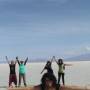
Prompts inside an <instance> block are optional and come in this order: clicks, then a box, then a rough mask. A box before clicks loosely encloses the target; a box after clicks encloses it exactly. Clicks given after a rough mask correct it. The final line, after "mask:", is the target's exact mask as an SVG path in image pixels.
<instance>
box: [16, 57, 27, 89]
mask: <svg viewBox="0 0 90 90" xmlns="http://www.w3.org/2000/svg"><path fill="white" fill-rule="evenodd" d="M16 60H17V62H18V65H19V85H18V86H19V87H20V86H21V79H23V82H24V86H25V87H26V86H27V84H26V67H25V65H26V63H27V61H28V57H27V58H26V60H25V61H22V60H21V61H19V60H18V57H16Z"/></svg>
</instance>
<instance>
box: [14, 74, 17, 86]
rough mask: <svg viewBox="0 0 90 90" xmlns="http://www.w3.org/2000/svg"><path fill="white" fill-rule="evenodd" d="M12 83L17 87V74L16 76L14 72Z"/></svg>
mask: <svg viewBox="0 0 90 90" xmlns="http://www.w3.org/2000/svg"><path fill="white" fill-rule="evenodd" d="M14 84H15V87H17V76H16V74H15V75H14Z"/></svg>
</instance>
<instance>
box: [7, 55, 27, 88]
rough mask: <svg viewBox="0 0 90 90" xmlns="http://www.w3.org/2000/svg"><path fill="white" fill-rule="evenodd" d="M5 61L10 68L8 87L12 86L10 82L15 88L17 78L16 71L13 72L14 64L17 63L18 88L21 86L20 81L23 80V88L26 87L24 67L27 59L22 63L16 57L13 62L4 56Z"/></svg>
mask: <svg viewBox="0 0 90 90" xmlns="http://www.w3.org/2000/svg"><path fill="white" fill-rule="evenodd" d="M6 60H7V62H8V64H9V67H10V75H9V87H10V86H12V82H13V83H14V84H15V86H16V87H17V76H16V70H15V67H16V63H18V65H19V84H18V87H20V85H21V79H23V82H24V86H27V84H26V70H25V65H26V63H27V61H28V57H27V58H26V60H25V61H22V60H21V61H19V59H18V57H16V60H15V61H13V60H11V61H9V60H8V57H7V56H6Z"/></svg>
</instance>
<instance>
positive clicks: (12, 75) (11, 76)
mask: <svg viewBox="0 0 90 90" xmlns="http://www.w3.org/2000/svg"><path fill="white" fill-rule="evenodd" d="M6 60H7V62H8V64H9V67H10V74H9V87H10V86H11V85H12V82H13V83H14V84H15V86H16V87H17V76H16V71H15V67H16V61H13V60H12V61H11V62H9V61H8V58H7V56H6Z"/></svg>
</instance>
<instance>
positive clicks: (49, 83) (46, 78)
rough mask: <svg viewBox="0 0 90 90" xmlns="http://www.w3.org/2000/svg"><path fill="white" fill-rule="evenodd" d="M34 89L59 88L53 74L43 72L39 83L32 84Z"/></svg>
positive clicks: (57, 89)
mask: <svg viewBox="0 0 90 90" xmlns="http://www.w3.org/2000/svg"><path fill="white" fill-rule="evenodd" d="M34 90H59V85H58V84H57V80H56V77H55V76H54V74H51V73H45V74H44V75H43V76H42V78H41V84H40V85H37V86H34Z"/></svg>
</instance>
